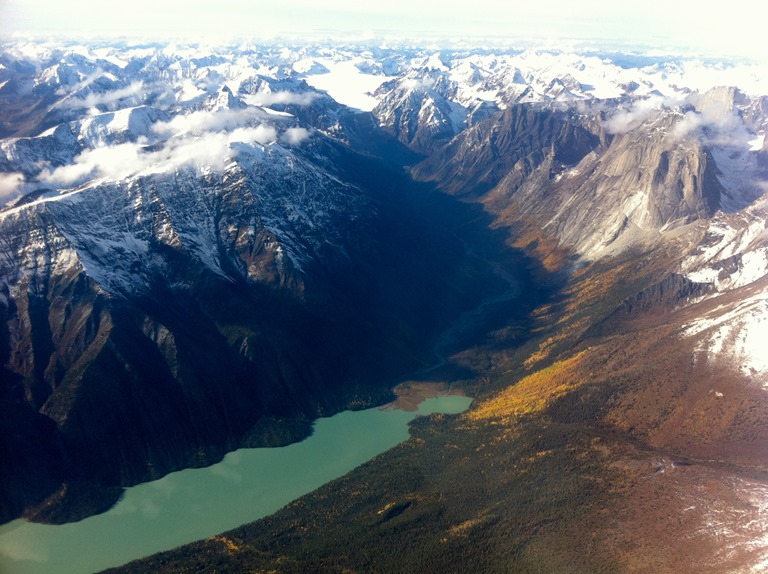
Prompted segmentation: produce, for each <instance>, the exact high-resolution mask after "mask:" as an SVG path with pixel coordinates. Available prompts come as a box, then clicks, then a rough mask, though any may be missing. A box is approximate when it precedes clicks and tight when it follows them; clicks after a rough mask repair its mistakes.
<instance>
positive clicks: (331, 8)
mask: <svg viewBox="0 0 768 574" xmlns="http://www.w3.org/2000/svg"><path fill="white" fill-rule="evenodd" d="M766 5H768V3H765V2H764V0H741V1H739V2H733V3H726V4H723V3H716V4H715V3H706V2H701V1H700V0H695V1H694V0H640V1H637V2H633V1H631V0H630V1H626V0H624V1H622V0H581V1H579V0H525V1H519V0H518V1H515V0H474V1H473V0H464V1H461V2H459V1H456V0H444V1H442V2H436V1H433V0H385V1H382V0H373V1H366V0H272V1H269V2H266V1H263V0H128V1H121V2H105V1H104V0H0V35H2V36H3V37H10V36H14V35H18V34H23V35H34V36H48V35H52V34H55V35H64V36H82V35H88V36H99V37H145V38H150V39H161V40H162V39H166V40H170V39H189V40H205V41H208V40H212V39H215V40H219V39H226V38H244V39H253V40H258V39H266V38H270V37H274V36H277V35H280V36H286V35H287V36H306V35H309V34H320V33H323V34H331V33H334V32H338V33H344V34H354V35H355V36H358V37H359V36H361V35H363V36H364V35H368V36H379V35H382V34H387V35H393V34H400V35H405V36H410V37H416V38H419V37H423V38H425V39H426V38H429V39H432V38H434V37H436V36H437V37H444V38H446V39H448V40H455V39H459V38H477V37H484V36H491V37H494V38H496V39H498V38H510V39H516V38H517V39H519V38H531V37H532V38H538V39H542V40H546V41H551V42H558V41H562V40H611V41H617V40H619V41H621V40H624V41H626V42H627V43H628V44H638V43H642V44H646V45H650V46H655V47H658V48H660V49H667V48H669V47H674V48H684V49H688V50H692V51H694V52H703V53H707V54H709V55H715V56H716V55H723V56H732V55H755V56H758V57H759V56H761V54H762V53H763V52H765V51H766V50H765V48H764V47H763V44H764V42H763V37H764V30H765V25H766V22H767V21H768V18H766V14H768V9H767V8H765V7H764V6H766ZM712 6H717V7H718V8H719V9H718V10H714V9H713V8H712ZM723 6H724V8H723Z"/></svg>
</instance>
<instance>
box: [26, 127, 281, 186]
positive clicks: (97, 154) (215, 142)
mask: <svg viewBox="0 0 768 574" xmlns="http://www.w3.org/2000/svg"><path fill="white" fill-rule="evenodd" d="M276 140H277V130H276V129H275V128H274V127H272V126H269V125H266V124H261V125H258V126H252V127H240V128H236V129H234V130H232V131H230V132H224V131H220V132H203V133H202V134H199V135H191V134H187V135H185V136H179V137H174V138H171V139H169V140H167V141H166V142H165V145H164V146H163V148H162V149H159V150H153V151H145V149H144V147H143V146H142V144H141V143H124V144H119V145H113V146H109V147H101V148H96V149H91V150H85V151H84V152H83V153H81V154H80V155H78V156H77V157H76V158H75V161H74V163H72V164H70V165H66V166H62V167H58V168H55V169H49V170H45V171H44V172H43V173H42V174H41V175H40V177H39V180H40V182H41V183H44V184H46V185H50V186H53V187H63V188H66V187H74V186H76V185H80V184H83V183H85V182H86V181H89V180H91V179H95V178H108V179H114V180H121V179H125V178H126V177H129V176H131V175H134V174H137V173H142V172H155V171H165V170H168V169H171V168H174V167H178V166H181V165H185V164H192V165H199V166H206V167H210V168H212V169H214V170H217V171H222V170H223V169H224V167H225V165H226V161H227V159H228V158H229V157H231V156H232V155H233V154H232V152H231V150H230V144H232V143H235V142H241V143H245V144H260V145H268V144H270V143H273V142H275V141H276Z"/></svg>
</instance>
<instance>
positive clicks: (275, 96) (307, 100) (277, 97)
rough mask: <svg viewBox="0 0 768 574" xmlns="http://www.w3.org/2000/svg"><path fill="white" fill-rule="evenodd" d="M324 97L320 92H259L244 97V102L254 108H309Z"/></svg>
mask: <svg viewBox="0 0 768 574" xmlns="http://www.w3.org/2000/svg"><path fill="white" fill-rule="evenodd" d="M320 97H322V94H319V93H318V92H289V91H285V90H283V91H278V92H259V93H256V94H251V95H247V96H243V100H244V101H245V102H246V103H248V104H251V105H253V106H265V107H269V106H274V105H275V104H283V105H296V106H308V105H309V104H311V103H312V102H314V101H315V100H316V99H317V98H320Z"/></svg>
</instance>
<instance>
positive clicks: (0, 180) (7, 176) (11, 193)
mask: <svg viewBox="0 0 768 574" xmlns="http://www.w3.org/2000/svg"><path fill="white" fill-rule="evenodd" d="M23 184H24V176H23V175H22V174H20V173H0V204H3V203H5V202H6V201H8V200H11V199H13V198H15V197H16V196H18V195H19V194H20V193H21V186H22V185H23Z"/></svg>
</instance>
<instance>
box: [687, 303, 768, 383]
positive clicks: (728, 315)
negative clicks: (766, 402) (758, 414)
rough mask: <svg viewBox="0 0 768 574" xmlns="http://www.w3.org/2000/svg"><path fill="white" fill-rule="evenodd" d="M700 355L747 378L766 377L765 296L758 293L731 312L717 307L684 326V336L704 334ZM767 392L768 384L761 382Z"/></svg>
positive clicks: (767, 325)
mask: <svg viewBox="0 0 768 574" xmlns="http://www.w3.org/2000/svg"><path fill="white" fill-rule="evenodd" d="M707 331H709V332H708V333H707V334H706V339H705V341H704V342H703V343H702V344H701V347H700V349H699V351H700V352H704V353H706V355H707V357H708V358H709V359H710V360H717V361H728V362H729V363H731V364H733V365H736V366H738V368H739V369H740V370H741V372H742V374H744V375H745V376H747V377H757V376H760V377H761V378H764V377H765V376H766V375H768V353H766V352H765V348H766V342H767V341H768V294H766V293H759V294H757V295H754V296H752V297H749V298H747V299H745V300H743V301H741V302H740V303H739V304H738V305H736V306H735V307H734V308H732V309H729V310H725V309H724V308H723V307H718V308H717V309H714V310H712V311H710V312H709V313H707V314H706V315H705V316H704V317H702V318H701V319H697V320H696V321H693V322H692V323H689V324H688V325H685V326H684V331H683V332H684V334H685V335H686V336H689V337H691V336H695V335H699V334H701V333H704V332H707ZM763 385H764V387H765V388H768V380H764V381H763Z"/></svg>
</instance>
